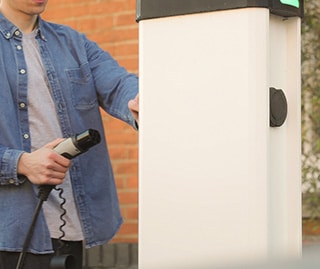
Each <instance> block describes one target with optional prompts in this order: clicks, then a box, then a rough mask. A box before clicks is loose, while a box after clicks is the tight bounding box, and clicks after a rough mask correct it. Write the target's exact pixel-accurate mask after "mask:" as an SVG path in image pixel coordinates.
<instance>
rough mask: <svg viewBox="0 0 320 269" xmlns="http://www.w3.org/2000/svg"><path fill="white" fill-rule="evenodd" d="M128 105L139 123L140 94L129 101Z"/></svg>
mask: <svg viewBox="0 0 320 269" xmlns="http://www.w3.org/2000/svg"><path fill="white" fill-rule="evenodd" d="M128 107H129V109H130V111H131V113H132V115H133V117H134V119H135V120H136V122H137V123H138V124H139V94H137V96H136V97H135V98H134V99H133V100H130V101H129V103H128Z"/></svg>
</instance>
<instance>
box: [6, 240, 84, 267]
mask: <svg viewBox="0 0 320 269" xmlns="http://www.w3.org/2000/svg"><path fill="white" fill-rule="evenodd" d="M52 244H53V249H54V250H55V254H32V253H27V255H26V257H25V259H24V264H23V267H22V269H50V268H51V269H52V268H61V269H62V268H65V269H81V268H82V258H83V246H82V241H63V240H62V241H61V244H60V242H59V240H57V239H52ZM70 255H72V256H70ZM19 256H20V252H6V251H1V252H0V269H16V266H17V263H18V259H19Z"/></svg>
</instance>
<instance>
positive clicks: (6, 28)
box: [0, 13, 46, 41]
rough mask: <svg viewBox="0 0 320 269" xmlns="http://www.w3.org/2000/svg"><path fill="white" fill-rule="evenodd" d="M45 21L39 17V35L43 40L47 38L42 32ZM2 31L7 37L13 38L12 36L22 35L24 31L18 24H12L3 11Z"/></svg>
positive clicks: (1, 17) (0, 30)
mask: <svg viewBox="0 0 320 269" xmlns="http://www.w3.org/2000/svg"><path fill="white" fill-rule="evenodd" d="M42 25H43V21H42V19H41V18H40V16H39V17H38V29H37V30H36V31H37V36H39V37H40V38H41V39H42V40H44V41H46V38H45V37H44V35H43V34H42V32H43V31H42V30H41V29H42V27H43V26H42ZM0 33H1V35H2V36H3V37H4V38H5V39H11V38H12V37H14V36H16V37H22V32H21V31H20V30H19V28H18V27H17V26H15V25H14V24H12V23H11V22H10V21H9V20H8V19H7V18H6V17H5V16H3V14H2V13H0Z"/></svg>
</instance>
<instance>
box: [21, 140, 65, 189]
mask: <svg viewBox="0 0 320 269" xmlns="http://www.w3.org/2000/svg"><path fill="white" fill-rule="evenodd" d="M63 140H64V139H62V138H61V139H56V140H54V141H52V142H50V143H48V144H47V145H45V146H43V147H42V148H40V149H38V150H36V151H34V152H32V153H23V154H22V155H21V157H20V159H19V162H18V174H21V175H25V176H26V177H27V178H28V179H29V180H30V181H31V182H32V183H33V184H36V185H59V184H61V183H62V182H63V179H64V178H65V176H66V173H67V171H68V168H69V167H70V165H71V161H70V160H69V159H67V158H65V157H63V156H61V155H60V154H58V153H57V152H55V151H54V150H53V148H54V147H55V146H56V145H58V144H59V143H60V142H61V141H63Z"/></svg>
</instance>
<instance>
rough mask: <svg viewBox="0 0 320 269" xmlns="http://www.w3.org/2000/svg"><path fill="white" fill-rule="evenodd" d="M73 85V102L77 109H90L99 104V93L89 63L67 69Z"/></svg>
mask: <svg viewBox="0 0 320 269" xmlns="http://www.w3.org/2000/svg"><path fill="white" fill-rule="evenodd" d="M65 71H66V74H67V77H68V80H69V83H70V86H71V98H72V103H73V105H74V107H75V108H76V109H81V110H84V109H90V108H93V107H95V106H97V105H98V100H97V95H96V91H95V87H94V82H93V78H92V75H91V70H90V67H89V64H88V63H86V64H83V65H81V66H80V67H79V68H72V69H66V70H65Z"/></svg>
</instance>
